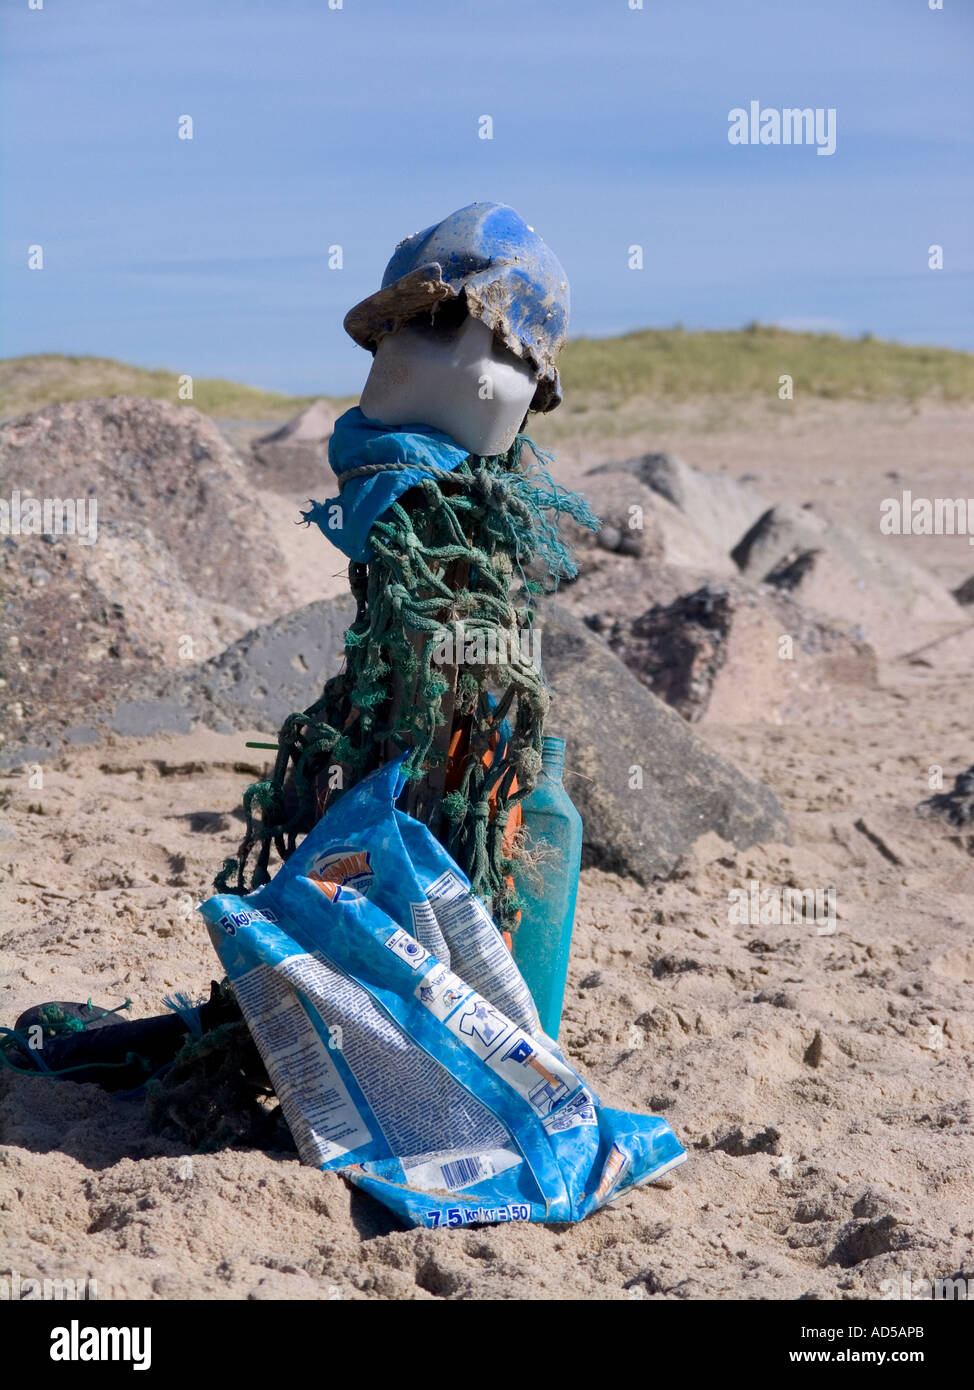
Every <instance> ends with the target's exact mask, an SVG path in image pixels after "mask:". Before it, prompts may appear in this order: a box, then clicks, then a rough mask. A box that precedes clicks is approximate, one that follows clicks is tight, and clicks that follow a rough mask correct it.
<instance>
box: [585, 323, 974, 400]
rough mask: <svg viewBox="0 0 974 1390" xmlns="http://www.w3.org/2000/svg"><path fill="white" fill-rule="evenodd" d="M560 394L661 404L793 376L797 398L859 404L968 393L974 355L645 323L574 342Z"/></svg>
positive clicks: (766, 385) (763, 387) (966, 396)
mask: <svg viewBox="0 0 974 1390" xmlns="http://www.w3.org/2000/svg"><path fill="white" fill-rule="evenodd" d="M561 371H562V377H563V379H564V383H565V394H566V398H569V397H574V398H575V399H576V400H581V401H584V400H585V398H586V397H587V396H597V397H603V396H609V397H610V398H612V399H614V400H616V401H626V400H630V399H632V398H633V397H635V396H638V395H645V396H649V397H651V398H655V399H660V400H669V401H685V400H693V399H699V398H700V397H702V396H728V395H731V396H733V395H742V394H751V393H754V394H757V395H767V394H770V395H773V396H774V397H776V398H777V394H778V378H779V377H780V376H782V375H786V374H787V375H788V376H790V377H792V379H793V382H794V393H795V397H796V399H797V398H798V397H799V396H806V397H807V396H821V397H826V398H840V397H846V398H858V399H860V400H895V399H900V400H916V399H917V398H918V397H921V396H928V395H929V396H934V397H938V398H940V399H943V400H951V401H966V400H972V399H974V355H972V354H971V353H966V352H954V351H952V350H951V349H949V348H928V347H908V346H906V345H904V344H902V343H887V342H882V341H880V340H879V339H876V338H869V337H867V338H859V339H854V338H839V337H836V336H834V335H831V334H819V333H787V332H785V331H784V329H780V328H765V327H762V326H761V325H759V324H755V325H752V326H751V327H749V328H745V329H739V330H737V331H735V332H730V333H686V332H683V331H682V330H681V329H662V330H658V329H649V330H646V331H644V332H640V333H627V334H626V335H625V336H624V337H621V338H576V339H574V340H573V341H572V342H571V343H569V344H568V346H567V347H566V349H565V352H564V355H563V358H562V368H561Z"/></svg>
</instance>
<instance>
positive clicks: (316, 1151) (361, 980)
mask: <svg viewBox="0 0 974 1390" xmlns="http://www.w3.org/2000/svg"><path fill="white" fill-rule="evenodd" d="M400 761H401V760H399V761H396V762H392V763H389V764H387V765H386V766H385V767H382V768H380V769H379V770H378V771H376V772H374V773H372V774H371V775H370V776H369V777H367V778H365V779H364V780H363V781H362V782H360V783H358V785H356V786H355V787H353V788H352V789H351V790H350V791H348V792H346V794H345V795H344V796H343V797H342V798H341V799H340V800H339V801H338V802H337V803H336V804H335V805H334V806H333V807H332V808H331V809H330V810H329V811H327V812H326V814H325V815H324V816H323V817H322V819H321V820H320V821H319V822H318V824H317V825H316V826H315V828H314V829H313V830H312V831H311V833H310V834H309V835H308V836H307V837H306V838H305V840H304V841H303V842H302V844H301V845H300V846H299V848H298V850H297V851H296V852H295V854H294V855H292V857H291V858H290V859H289V860H288V861H287V862H286V863H285V864H284V865H282V867H281V868H280V869H279V870H278V873H277V875H276V876H275V877H274V879H272V880H271V882H270V883H268V884H265V885H264V887H262V888H261V889H259V890H258V891H257V892H256V893H252V894H250V895H249V896H247V897H243V898H241V897H234V896H229V895H219V896H217V897H213V898H210V899H209V900H208V901H207V902H205V903H203V904H202V905H201V907H200V911H201V912H202V915H203V917H204V918H205V920H206V922H207V926H208V929H209V933H210V938H211V940H212V942H213V945H214V947H215V948H216V951H217V954H218V955H219V957H220V959H221V961H222V962H223V965H224V968H225V969H226V971H227V974H228V975H229V977H230V980H231V982H232V984H233V989H234V992H235V994H236V997H237V1000H238V1002H239V1004H240V1007H241V1010H242V1011H243V1014H244V1017H245V1018H246V1020H247V1024H248V1026H249V1028H250V1030H251V1032H252V1034H253V1036H254V1040H255V1042H256V1044H257V1046H258V1048H259V1049H260V1053H261V1056H262V1057H263V1059H264V1063H265V1065H266V1067H267V1070H268V1073H269V1075H270V1077H271V1080H272V1082H273V1085H274V1089H275V1091H276V1093H277V1096H278V1099H279V1100H280V1103H281V1108H282V1110H283V1112H284V1116H285V1119H286V1120H287V1122H288V1124H289V1126H290V1128H291V1132H292V1134H293V1136H294V1139H295V1143H296V1144H297V1147H298V1152H299V1154H300V1156H301V1159H302V1161H303V1162H305V1163H308V1164H312V1165H314V1166H316V1167H319V1168H322V1169H328V1170H335V1171H340V1172H342V1173H343V1174H344V1175H345V1176H346V1177H348V1178H349V1179H351V1181H352V1182H354V1183H356V1184H357V1185H358V1186H360V1187H363V1188H365V1190H366V1191H368V1192H371V1193H372V1194H373V1196H375V1197H377V1198H378V1199H379V1201H381V1202H383V1203H384V1204H385V1205H386V1206H387V1207H390V1208H391V1209H392V1210H393V1211H394V1212H395V1213H396V1214H397V1216H399V1217H400V1218H401V1219H402V1220H403V1221H404V1222H406V1223H407V1224H408V1225H412V1226H432V1227H437V1226H466V1225H471V1224H477V1223H485V1222H501V1221H551V1222H561V1221H578V1220H580V1219H581V1218H582V1217H584V1216H587V1215H588V1214H589V1213H590V1212H592V1211H594V1210H596V1209H597V1208H598V1207H600V1206H603V1205H605V1204H606V1203H607V1202H609V1201H611V1200H613V1199H614V1198H616V1197H618V1196H619V1195H620V1194H621V1193H622V1192H623V1191H625V1190H627V1189H628V1188H631V1187H634V1186H637V1185H638V1184H640V1183H645V1182H650V1181H652V1180H653V1179H655V1178H658V1177H660V1176H661V1175H662V1174H663V1173H664V1172H666V1171H667V1170H668V1169H669V1168H673V1167H675V1166H676V1164H678V1163H682V1162H683V1160H684V1159H685V1158H686V1153H685V1152H684V1150H683V1149H682V1147H681V1146H680V1144H679V1143H678V1142H677V1139H676V1137H675V1136H674V1134H673V1132H672V1130H671V1129H670V1127H669V1126H668V1125H667V1123H666V1121H665V1120H662V1119H659V1118H658V1117H655V1116H644V1115H636V1114H630V1113H629V1112H627V1111H622V1110H610V1109H608V1108H606V1107H604V1106H602V1105H601V1104H600V1102H599V1100H598V1097H597V1096H596V1095H595V1094H594V1092H593V1091H592V1090H591V1089H590V1088H589V1087H588V1086H586V1084H585V1082H584V1081H583V1080H582V1078H581V1077H580V1076H579V1074H578V1073H577V1072H576V1071H575V1070H574V1069H573V1068H572V1067H571V1066H570V1065H569V1064H568V1063H567V1062H566V1060H565V1058H564V1056H563V1054H562V1053H561V1051H560V1050H559V1048H558V1046H557V1044H556V1043H554V1042H552V1040H551V1039H550V1038H548V1037H546V1036H545V1034H544V1033H543V1032H542V1031H541V1028H540V1024H539V1022H538V1015H537V1011H536V1009H535V1007H534V1003H533V1001H532V999H531V996H530V993H529V992H528V989H527V986H526V985H525V984H524V981H523V979H522V978H521V975H520V972H519V971H518V969H517V967H516V965H515V964H514V961H513V958H512V957H511V954H510V952H509V951H508V950H507V947H506V945H505V943H504V940H503V938H502V936H501V934H500V932H499V931H498V930H497V927H496V926H495V925H494V923H493V921H492V920H491V918H490V916H489V914H488V913H487V911H486V909H485V908H484V906H483V904H482V903H481V902H480V900H479V899H478V898H476V897H475V896H474V895H473V894H472V893H471V891H470V885H469V882H468V880H467V879H466V878H465V876H464V875H463V873H462V872H461V870H460V869H459V868H458V867H457V865H456V864H455V863H454V861H453V860H452V859H451V857H450V856H449V855H448V854H447V852H446V851H445V850H444V849H443V847H442V846H441V845H440V844H439V842H438V841H437V840H436V839H435V838H434V837H433V835H432V834H431V833H430V831H429V830H428V829H427V827H426V826H425V825H423V824H421V823H420V822H419V821H415V820H413V819H412V818H411V817H409V816H407V815H406V814H404V813H403V812H401V811H397V810H396V809H395V801H396V798H397V796H398V794H399V792H400V791H401V789H402V779H401V773H400Z"/></svg>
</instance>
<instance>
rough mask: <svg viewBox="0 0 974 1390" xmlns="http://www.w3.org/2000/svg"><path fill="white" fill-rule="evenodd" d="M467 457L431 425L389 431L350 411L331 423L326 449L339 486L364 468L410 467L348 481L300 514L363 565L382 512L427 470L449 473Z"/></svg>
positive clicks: (367, 556)
mask: <svg viewBox="0 0 974 1390" xmlns="http://www.w3.org/2000/svg"><path fill="white" fill-rule="evenodd" d="M467 457H468V451H467V450H466V449H461V448H460V446H459V444H455V443H454V442H453V440H452V439H451V438H450V436H449V435H447V434H443V432H442V431H441V430H435V429H431V428H430V426H429V425H407V426H406V427H405V428H404V429H398V430H391V429H390V428H389V426H388V425H383V424H380V423H379V421H378V420H370V419H369V418H368V417H367V416H365V415H363V414H362V412H361V410H360V409H359V408H358V406H353V408H352V409H351V410H346V412H345V414H344V415H341V416H339V418H338V419H337V420H336V421H335V432H334V434H333V435H332V437H331V442H330V443H329V445H328V462H329V463H330V464H331V466H332V469H333V470H334V473H335V476H336V477H337V478H338V480H339V482H341V478H342V474H344V473H348V472H350V471H351V470H352V469H355V468H362V467H365V466H366V465H368V464H373V463H382V464H390V463H392V464H408V465H409V466H408V467H401V468H397V469H395V471H389V472H385V473H375V474H373V475H372V476H371V477H361V478H351V479H350V480H349V481H348V482H347V483H346V484H345V486H344V487H343V488H342V490H341V493H340V494H339V496H338V497H330V498H329V499H328V500H327V501H326V502H315V501H314V500H311V499H309V500H311V507H310V509H309V510H308V511H306V512H302V513H301V515H302V516H303V517H304V520H305V523H306V524H307V525H311V524H312V523H313V524H314V525H315V526H317V527H318V529H319V530H320V531H321V532H322V534H323V535H324V536H326V537H327V538H328V540H330V541H331V542H332V543H333V544H334V545H337V546H338V549H339V550H341V551H343V552H344V553H345V554H346V555H347V556H348V557H349V559H350V560H359V561H361V562H362V563H363V564H364V563H366V562H367V561H369V560H371V559H372V555H373V552H372V547H371V546H370V545H369V540H368V536H369V532H370V531H371V529H372V526H373V524H374V523H375V522H376V521H377V520H378V519H379V517H380V516H381V515H382V514H383V512H385V511H386V510H387V509H388V508H389V507H391V506H392V504H393V502H395V501H396V500H397V499H398V498H400V497H401V496H402V494H403V493H404V492H406V491H408V489H409V488H411V487H415V486H416V484H417V483H419V482H420V481H421V479H422V478H423V477H425V476H428V474H429V472H430V470H433V469H437V468H445V469H446V470H447V471H448V472H452V471H453V469H454V468H456V467H457V466H458V465H459V464H461V463H462V462H463V460H464V459H465V458H467Z"/></svg>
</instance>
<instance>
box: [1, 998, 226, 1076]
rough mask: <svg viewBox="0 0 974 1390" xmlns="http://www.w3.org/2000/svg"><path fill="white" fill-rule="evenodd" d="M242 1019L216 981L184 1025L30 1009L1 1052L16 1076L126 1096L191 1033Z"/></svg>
mask: <svg viewBox="0 0 974 1390" xmlns="http://www.w3.org/2000/svg"><path fill="white" fill-rule="evenodd" d="M123 1007H124V1006H123ZM193 1016H195V1017H193ZM241 1017H242V1015H241V1013H240V1010H239V1008H238V1007H237V1003H236V1001H235V1000H234V998H233V995H232V994H231V993H230V991H229V989H227V988H226V987H225V986H223V985H220V984H217V982H216V981H215V980H214V981H212V982H211V985H210V997H209V1000H208V1001H207V1002H206V1003H205V1004H201V1005H200V1006H199V1007H198V1008H196V1009H194V1010H191V1011H190V1021H189V1022H188V1021H187V1018H186V1017H184V1016H183V1014H180V1013H168V1014H162V1015H160V1016H158V1017H155V1018H138V1019H132V1020H128V1019H124V1018H121V1017H120V1016H119V1010H118V1009H115V1010H112V1009H100V1008H97V1007H95V1006H93V1005H92V1003H91V1001H90V1000H89V1001H88V1003H87V1004H71V1003H64V1002H60V1001H59V1002H56V1003H50V1004H35V1005H34V1007H33V1008H31V1009H27V1010H26V1012H25V1013H22V1014H21V1015H20V1017H19V1018H18V1020H17V1023H16V1026H15V1028H14V1030H13V1032H14V1034H15V1035H16V1036H15V1037H10V1036H9V1034H8V1035H7V1042H6V1043H5V1045H4V1048H3V1051H4V1055H5V1057H6V1059H7V1060H8V1061H9V1063H10V1064H11V1065H12V1066H13V1068H14V1069H15V1070H19V1071H34V1072H41V1073H47V1074H53V1075H55V1076H57V1077H58V1078H62V1079H64V1080H66V1081H78V1082H89V1083H93V1084H95V1085H97V1086H101V1087H102V1088H103V1089H104V1090H106V1091H128V1090H132V1089H133V1088H134V1087H137V1086H141V1085H142V1084H143V1083H144V1082H145V1081H148V1080H149V1078H150V1077H152V1076H155V1075H156V1073H157V1072H159V1071H161V1070H162V1068H163V1067H165V1066H166V1065H167V1064H168V1063H170V1062H171V1061H172V1060H173V1058H174V1057H175V1056H176V1054H177V1053H178V1052H179V1051H180V1049H181V1048H182V1046H183V1044H184V1043H185V1041H186V1039H187V1037H188V1036H189V1034H190V1033H191V1032H198V1033H199V1034H202V1033H208V1032H210V1031H211V1030H212V1029H214V1028H218V1027H219V1026H220V1025H221V1024H224V1023H233V1022H236V1021H237V1020H238V1019H240V1018H241ZM191 1024H192V1026H191ZM38 1028H39V1029H40V1030H41V1031H40V1032H39V1033H38V1032H36V1031H32V1030H36V1029H38Z"/></svg>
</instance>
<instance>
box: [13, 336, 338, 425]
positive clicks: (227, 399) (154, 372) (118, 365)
mask: <svg viewBox="0 0 974 1390" xmlns="http://www.w3.org/2000/svg"><path fill="white" fill-rule="evenodd" d="M93 396H152V397H154V398H155V399H156V400H164V401H172V402H173V403H174V404H175V405H189V406H194V407H195V408H196V409H197V410H201V411H202V412H203V413H204V414H205V415H215V416H218V417H223V418H239V419H254V420H277V419H280V420H287V419H289V418H290V417H291V416H292V415H296V414H297V413H298V411H299V410H303V409H304V407H305V406H307V405H310V404H311V402H312V401H313V400H316V399H317V397H315V396H289V395H287V394H286V393H285V392H282V391H261V390H260V389H259V388H258V387H256V386H241V385H240V383H239V382H236V381H222V380H220V379H219V378H218V377H194V379H193V399H192V400H191V401H181V400H180V399H179V374H178V373H177V372H169V371H164V370H162V369H152V368H148V367H132V366H129V364H128V363H126V362H114V361H112V359H111V358H108V357H63V356H61V355H60V354H58V353H44V354H42V355H39V356H35V357H9V358H6V359H4V360H0V416H11V415H24V414H26V413H27V412H28V411H31V410H40V409H41V407H43V406H45V405H53V404H55V403H56V402H58V401H81V400H87V399H89V398H91V397H93Z"/></svg>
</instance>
